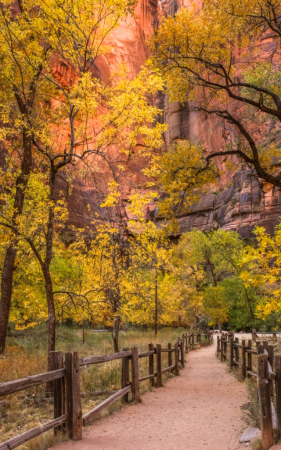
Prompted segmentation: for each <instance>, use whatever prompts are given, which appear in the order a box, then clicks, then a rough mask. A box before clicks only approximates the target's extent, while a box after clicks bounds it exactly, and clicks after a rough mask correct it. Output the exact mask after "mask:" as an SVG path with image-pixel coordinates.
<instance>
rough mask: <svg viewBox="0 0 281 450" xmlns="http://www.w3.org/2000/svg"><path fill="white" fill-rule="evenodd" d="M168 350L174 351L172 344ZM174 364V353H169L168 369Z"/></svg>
mask: <svg viewBox="0 0 281 450" xmlns="http://www.w3.org/2000/svg"><path fill="white" fill-rule="evenodd" d="M168 350H172V344H171V343H169V344H168ZM172 364H173V359H172V352H169V353H168V367H170V366H171V365H172Z"/></svg>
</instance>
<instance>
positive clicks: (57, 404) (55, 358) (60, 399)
mask: <svg viewBox="0 0 281 450" xmlns="http://www.w3.org/2000/svg"><path fill="white" fill-rule="evenodd" d="M49 361H50V362H51V366H52V367H53V368H54V370H57V369H63V368H64V365H63V353H62V352H49ZM53 383H54V384H53V388H54V419H57V418H58V417H60V416H63V415H64V414H65V379H64V377H63V378H58V379H57V380H54V382H53ZM60 431H63V432H65V431H66V426H65V424H63V425H60V426H58V427H56V428H55V429H54V433H55V435H56V434H57V433H58V432H60Z"/></svg>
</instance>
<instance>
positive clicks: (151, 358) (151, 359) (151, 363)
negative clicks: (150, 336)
mask: <svg viewBox="0 0 281 450" xmlns="http://www.w3.org/2000/svg"><path fill="white" fill-rule="evenodd" d="M148 349H149V351H150V352H152V350H153V351H154V345H153V344H148ZM148 364H149V375H154V355H149V357H148ZM149 382H150V386H151V387H153V386H154V376H153V378H150V380H149Z"/></svg>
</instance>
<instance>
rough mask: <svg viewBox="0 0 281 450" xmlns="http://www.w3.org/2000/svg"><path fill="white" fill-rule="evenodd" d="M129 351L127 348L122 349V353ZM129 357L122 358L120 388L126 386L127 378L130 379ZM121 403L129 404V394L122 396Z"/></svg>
mask: <svg viewBox="0 0 281 450" xmlns="http://www.w3.org/2000/svg"><path fill="white" fill-rule="evenodd" d="M127 350H129V349H128V348H123V351H127ZM129 361H130V357H129V356H125V357H124V358H122V388H125V387H126V386H128V383H129V377H130V366H129V364H130V363H129ZM122 402H123V403H129V393H127V394H125V395H123V397H122Z"/></svg>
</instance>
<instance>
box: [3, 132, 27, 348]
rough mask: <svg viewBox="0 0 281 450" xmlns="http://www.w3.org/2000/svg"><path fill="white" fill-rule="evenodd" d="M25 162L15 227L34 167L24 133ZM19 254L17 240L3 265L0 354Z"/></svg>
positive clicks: (22, 168) (23, 163)
mask: <svg viewBox="0 0 281 450" xmlns="http://www.w3.org/2000/svg"><path fill="white" fill-rule="evenodd" d="M22 144H23V151H24V153H23V160H22V166H21V173H20V175H19V176H18V177H17V179H16V193H15V201H14V207H13V208H14V212H13V219H12V223H13V225H15V226H16V225H17V218H18V217H19V216H20V215H21V214H22V210H23V204H24V197H25V188H26V186H27V183H28V178H29V175H30V171H31V167H32V153H31V137H30V136H29V135H27V133H25V132H23V142H22ZM16 254H17V248H16V238H15V239H14V240H13V241H12V242H11V244H10V245H9V247H8V249H7V251H6V255H5V259H4V265H3V271H2V283H1V301H0V354H3V353H4V351H5V345H6V336H7V326H8V321H9V313H10V308H11V301H12V289H13V274H14V265H15V259H16Z"/></svg>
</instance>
